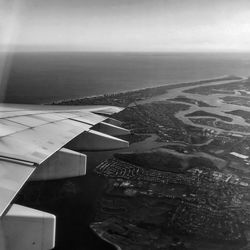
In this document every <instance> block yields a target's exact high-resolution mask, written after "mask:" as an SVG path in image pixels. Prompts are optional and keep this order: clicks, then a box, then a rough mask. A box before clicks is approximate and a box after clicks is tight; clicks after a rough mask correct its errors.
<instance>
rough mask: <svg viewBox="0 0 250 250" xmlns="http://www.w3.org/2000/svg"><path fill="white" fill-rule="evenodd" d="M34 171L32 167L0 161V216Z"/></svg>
mask: <svg viewBox="0 0 250 250" xmlns="http://www.w3.org/2000/svg"><path fill="white" fill-rule="evenodd" d="M34 170H35V167H34V166H27V165H24V164H21V163H20V164H18V163H13V162H8V161H3V160H0V216H2V215H3V213H4V211H5V210H6V209H7V207H8V206H9V204H10V203H11V201H12V200H13V199H14V197H15V196H16V194H17V192H18V191H19V190H20V189H21V187H22V186H23V184H24V183H25V182H26V180H27V179H28V178H29V177H30V175H31V174H32V173H33V171H34Z"/></svg>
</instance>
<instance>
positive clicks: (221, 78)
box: [44, 75, 243, 105]
mask: <svg viewBox="0 0 250 250" xmlns="http://www.w3.org/2000/svg"><path fill="white" fill-rule="evenodd" d="M242 79H243V77H241V76H234V75H223V76H218V77H213V78H206V79H199V80H197V81H188V82H176V83H165V84H161V85H157V86H150V87H145V88H136V89H132V90H125V91H118V92H112V93H108V94H102V95H91V96H86V97H81V98H73V99H72V98H69V99H62V100H58V101H53V102H52V103H51V102H50V103H44V105H51V104H52V105H68V104H69V103H72V102H73V105H75V104H74V102H79V101H84V100H95V99H98V98H104V97H114V96H116V95H127V94H132V93H136V92H140V91H149V90H156V89H159V88H167V89H168V88H171V87H178V86H180V87H182V85H187V84H191V85H190V86H195V85H197V84H202V83H209V82H214V81H225V80H242Z"/></svg>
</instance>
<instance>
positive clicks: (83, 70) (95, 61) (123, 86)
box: [6, 52, 250, 103]
mask: <svg viewBox="0 0 250 250" xmlns="http://www.w3.org/2000/svg"><path fill="white" fill-rule="evenodd" d="M222 75H238V76H249V75H250V54H246V53H231V54H230V53H221V54H218V53H217V54H216V53H211V54H208V53H178V54H177V53H83V52H65V53H62V52H46V53H45V52H39V53H36V52H30V53H24V52H22V53H21V52H20V53H16V54H14V55H13V61H12V66H11V71H10V75H9V81H8V88H7V96H6V101H7V102H20V103H46V102H52V101H56V100H61V99H71V98H80V97H85V96H91V95H100V94H108V93H113V92H119V91H126V90H132V89H138V88H144V87H149V86H157V85H162V84H167V83H177V82H188V81H196V80H200V79H207V78H213V77H219V76H222Z"/></svg>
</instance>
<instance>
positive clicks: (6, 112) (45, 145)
mask: <svg viewBox="0 0 250 250" xmlns="http://www.w3.org/2000/svg"><path fill="white" fill-rule="evenodd" d="M120 110H121V109H120V108H116V107H105V106H97V107H95V106H85V107H79V106H74V107H67V106H53V105H52V106H47V105H42V106H38V105H17V104H15V105H13V104H1V105H0V216H1V215H2V214H3V213H4V211H5V209H6V208H7V207H8V206H9V204H10V203H11V201H12V199H13V198H14V197H15V195H16V193H17V192H18V191H19V190H20V189H21V187H22V186H23V184H24V183H25V182H26V180H27V179H28V178H29V177H30V175H31V174H32V173H33V171H34V170H35V168H36V166H38V165H40V164H41V163H43V162H44V161H45V160H46V159H48V158H49V157H50V156H52V155H53V154H54V153H55V152H57V151H58V150H60V149H61V148H62V147H63V146H64V145H66V144H67V143H68V142H70V141H71V140H72V139H74V138H75V137H77V136H78V135H80V134H81V133H83V132H85V131H89V130H90V129H91V128H92V126H94V125H95V124H97V123H100V122H102V121H104V120H105V119H107V118H106V117H105V116H102V115H97V114H94V113H98V114H104V115H105V114H106V115H107V114H108V115H110V114H111V113H112V112H113V113H115V112H119V111H120Z"/></svg>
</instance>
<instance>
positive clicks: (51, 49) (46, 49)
mask: <svg viewBox="0 0 250 250" xmlns="http://www.w3.org/2000/svg"><path fill="white" fill-rule="evenodd" d="M0 52H10V53H11V52H14V53H15V52H83V53H138V54H142V53H143V54H152V53H154V54H164V53H167V54H178V53H181V54H195V53H197V54H199V53H202V54H209V53H211V54H214V53H222V54H234V53H250V50H240V49H239V50H236V49H235V50H195V49H194V50H84V49H82V48H79V47H78V48H71V49H69V48H63V47H62V48H58V46H57V47H55V46H46V47H44V46H43V47H42V46H21V47H20V46H8V47H7V48H4V47H1V46H0Z"/></svg>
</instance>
